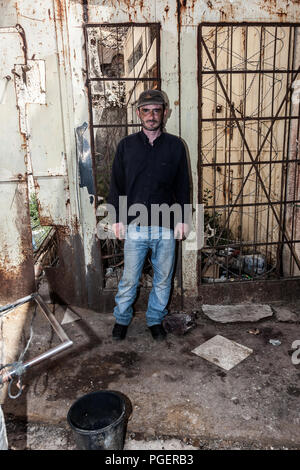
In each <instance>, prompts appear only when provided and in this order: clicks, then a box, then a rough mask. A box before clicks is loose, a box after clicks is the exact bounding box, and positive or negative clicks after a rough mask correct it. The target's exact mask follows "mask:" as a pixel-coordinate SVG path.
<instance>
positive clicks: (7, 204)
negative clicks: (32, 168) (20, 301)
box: [0, 28, 35, 302]
mask: <svg viewBox="0 0 300 470" xmlns="http://www.w3.org/2000/svg"><path fill="white" fill-rule="evenodd" d="M0 38H1V41H0V50H1V58H2V60H1V63H0V77H1V98H0V99H1V101H0V127H1V129H2V132H1V137H0V139H1V142H0V146H1V149H2V152H1V159H0V213H1V231H0V246H1V256H0V301H1V302H6V301H7V300H11V299H12V298H13V297H14V296H15V295H19V296H23V295H26V294H28V293H30V292H31V291H32V290H33V289H34V287H35V281H34V270H33V253H32V241H31V230H30V218H29V208H28V188H27V174H26V170H27V168H26V133H25V132H24V129H23V128H22V115H21V110H20V109H18V108H17V105H18V103H17V98H16V91H15V89H16V87H17V79H18V72H17V71H16V70H15V69H16V68H18V67H20V64H24V54H23V45H24V43H23V41H22V38H21V35H20V30H19V29H18V28H6V29H4V28H2V29H0Z"/></svg>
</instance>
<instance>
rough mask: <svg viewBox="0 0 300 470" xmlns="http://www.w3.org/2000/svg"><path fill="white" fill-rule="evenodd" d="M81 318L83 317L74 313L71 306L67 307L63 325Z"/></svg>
mask: <svg viewBox="0 0 300 470" xmlns="http://www.w3.org/2000/svg"><path fill="white" fill-rule="evenodd" d="M77 320H81V318H80V317H79V316H78V315H77V314H76V313H74V312H73V311H72V310H70V309H69V308H67V309H66V311H65V314H64V317H63V319H62V321H61V325H66V324H67V323H73V322H74V321H77Z"/></svg>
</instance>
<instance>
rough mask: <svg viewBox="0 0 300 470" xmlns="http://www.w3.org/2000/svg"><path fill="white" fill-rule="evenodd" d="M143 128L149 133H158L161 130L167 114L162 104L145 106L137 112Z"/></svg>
mask: <svg viewBox="0 0 300 470" xmlns="http://www.w3.org/2000/svg"><path fill="white" fill-rule="evenodd" d="M136 113H137V115H138V117H139V118H140V120H141V123H142V126H143V128H144V129H146V130H147V131H156V130H157V129H159V128H160V126H161V123H162V121H163V118H164V116H165V114H166V110H165V111H164V109H163V106H162V105H161V104H145V105H144V106H141V107H140V108H138V109H137V110H136Z"/></svg>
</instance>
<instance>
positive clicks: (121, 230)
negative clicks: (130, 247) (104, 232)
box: [112, 222, 125, 240]
mask: <svg viewBox="0 0 300 470" xmlns="http://www.w3.org/2000/svg"><path fill="white" fill-rule="evenodd" d="M112 229H113V232H114V234H115V237H116V238H118V240H123V239H124V238H125V227H124V224H123V223H122V222H118V223H117V224H112Z"/></svg>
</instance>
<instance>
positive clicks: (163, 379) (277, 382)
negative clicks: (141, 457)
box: [3, 303, 300, 450]
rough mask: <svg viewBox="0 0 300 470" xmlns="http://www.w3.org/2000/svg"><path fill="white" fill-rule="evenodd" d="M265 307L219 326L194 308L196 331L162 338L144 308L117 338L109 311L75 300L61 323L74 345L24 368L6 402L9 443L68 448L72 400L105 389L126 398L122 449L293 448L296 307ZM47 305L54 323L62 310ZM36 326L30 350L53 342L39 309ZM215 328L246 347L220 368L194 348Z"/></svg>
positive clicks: (299, 418)
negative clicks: (254, 316) (268, 312)
mask: <svg viewBox="0 0 300 470" xmlns="http://www.w3.org/2000/svg"><path fill="white" fill-rule="evenodd" d="M269 305H271V306H272V309H273V312H274V314H273V315H272V316H271V317H268V318H266V319H262V320H260V321H256V322H254V323H253V322H234V323H219V322H216V321H212V320H210V319H209V318H208V317H206V316H205V315H204V314H203V313H202V312H201V311H200V314H199V316H198V319H197V326H196V327H195V328H194V329H192V330H190V331H189V332H188V333H186V334H185V335H183V336H176V335H174V334H169V335H168V337H167V340H166V341H165V342H163V343H157V342H154V341H153V339H152V337H151V335H150V333H149V331H148V329H147V327H146V324H145V318H144V313H143V312H139V313H137V314H136V315H135V317H134V319H133V321H132V323H131V325H130V327H129V329H128V334H127V337H126V339H125V340H124V341H122V342H114V341H113V340H112V338H111V330H112V326H113V324H114V319H113V317H112V315H108V314H101V313H97V312H94V311H88V310H84V309H79V308H73V307H72V310H73V312H75V313H76V316H77V317H76V318H77V320H76V321H71V322H70V323H66V324H63V325H62V326H63V328H64V330H65V331H66V333H67V334H68V336H69V337H70V339H72V340H73V342H74V344H73V346H72V347H71V348H70V349H68V350H66V351H64V352H63V353H60V354H59V355H57V356H56V357H55V358H52V359H50V360H48V361H46V362H44V363H41V364H39V365H36V366H34V367H32V368H31V369H28V371H27V372H26V374H25V375H24V377H23V383H24V384H25V388H24V390H23V393H22V395H21V397H19V398H17V399H15V400H12V399H10V398H9V397H7V398H6V399H5V403H4V405H3V412H4V415H5V420H6V427H7V434H8V442H9V447H10V448H11V449H20V450H21V449H32V450H35V449H42V450H48V449H65V450H72V449H75V448H76V447H75V443H74V439H73V435H72V433H71V431H70V429H69V426H68V424H67V421H66V416H67V413H68V410H69V408H70V406H71V405H72V403H73V402H74V401H75V400H76V399H77V398H79V397H80V396H82V395H84V394H86V393H89V392H92V391H96V390H105V389H108V390H115V391H118V392H119V393H121V394H123V395H124V396H125V397H126V402H127V416H128V423H127V434H126V440H125V449H167V450H170V449H193V448H196V449H300V433H299V429H300V415H299V396H300V385H299V378H300V365H297V364H293V362H292V354H293V352H294V350H293V349H292V344H293V342H294V341H295V340H300V327H299V322H300V315H299V316H298V312H300V309H298V305H296V304H293V305H292V304H291V305H284V308H285V309H286V310H285V311H290V312H291V313H292V314H293V315H291V316H290V317H289V316H288V317H285V318H287V319H288V320H287V321H284V318H283V319H282V317H280V316H279V315H278V314H277V313H276V312H277V311H279V310H277V308H278V306H279V303H277V304H274V305H272V304H269ZM51 308H53V309H54V313H55V316H56V318H57V319H58V321H59V322H60V323H61V322H62V320H63V318H66V317H64V315H65V312H64V310H65V309H64V308H62V307H61V306H51ZM31 313H32V312H31ZM30 315H31V314H30ZM30 315H29V316H30ZM291 318H292V320H291ZM282 320H283V321H282ZM33 326H34V337H33V340H32V344H31V346H30V350H29V356H30V357H34V356H35V355H36V354H40V353H41V351H44V350H46V349H49V348H50V347H53V346H54V345H56V344H58V343H59V341H58V340H57V338H56V335H55V334H54V333H53V330H52V329H51V327H50V325H49V324H48V323H47V322H46V321H45V318H44V317H43V315H41V314H38V315H37V317H36V319H35V321H34V325H33ZM255 329H258V331H259V333H258V334H256V335H255V334H251V333H249V331H252V330H255ZM215 335H222V336H224V337H226V338H228V339H230V340H233V341H236V342H238V343H240V344H242V345H244V346H247V347H249V348H251V349H253V353H252V354H251V355H250V356H249V357H248V358H246V359H245V360H244V361H242V362H240V363H239V364H238V365H236V366H235V367H233V368H232V369H231V370H230V371H225V370H223V369H221V368H220V367H218V366H217V365H215V364H212V363H210V362H208V361H207V360H205V359H203V358H201V357H198V356H197V355H195V354H193V353H192V352H191V351H192V350H193V349H194V348H195V347H197V346H199V345H200V344H202V343H204V342H205V341H207V340H208V339H210V338H212V337H213V336H215ZM270 339H279V340H280V345H278V346H274V345H273V344H271V343H270V342H269V340H270ZM298 357H300V354H299V355H298Z"/></svg>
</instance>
